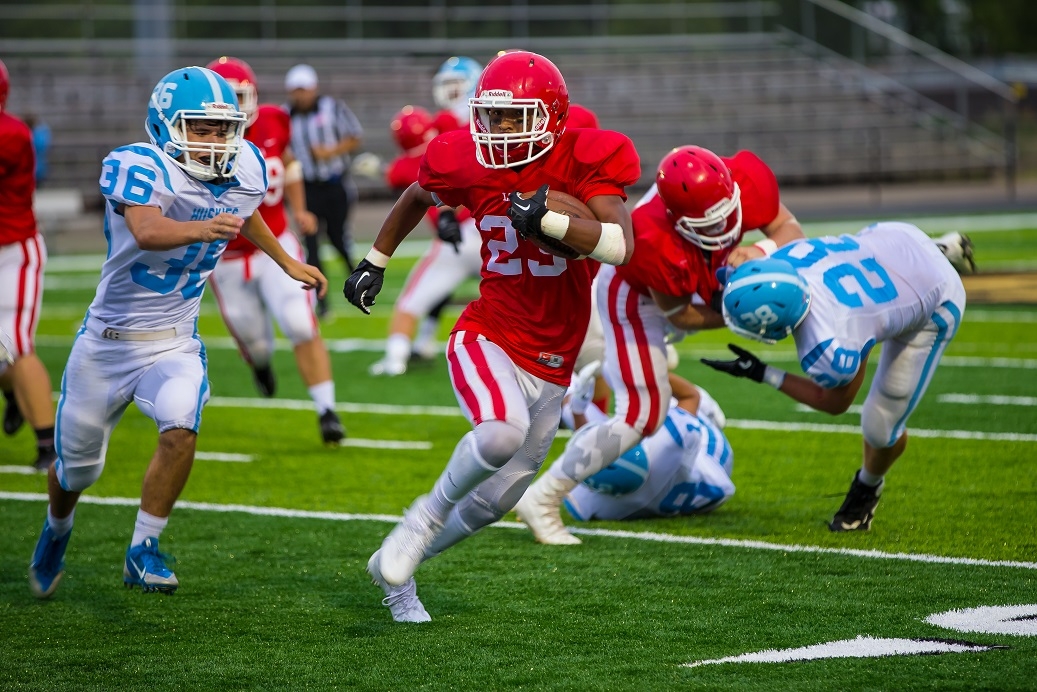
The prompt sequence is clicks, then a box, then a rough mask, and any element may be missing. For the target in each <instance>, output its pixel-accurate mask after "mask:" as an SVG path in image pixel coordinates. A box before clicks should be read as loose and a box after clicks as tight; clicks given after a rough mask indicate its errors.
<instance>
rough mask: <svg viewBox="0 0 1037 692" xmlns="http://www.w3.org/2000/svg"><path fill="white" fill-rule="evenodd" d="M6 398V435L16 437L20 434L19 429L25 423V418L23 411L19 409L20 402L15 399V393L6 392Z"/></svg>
mask: <svg viewBox="0 0 1037 692" xmlns="http://www.w3.org/2000/svg"><path fill="white" fill-rule="evenodd" d="M4 398H5V399H7V408H5V409H4V434H5V435H14V434H15V433H16V432H18V428H20V427H22V424H24V423H25V416H23V415H22V410H21V409H20V408H18V402H17V401H15V399H14V393H12V392H4Z"/></svg>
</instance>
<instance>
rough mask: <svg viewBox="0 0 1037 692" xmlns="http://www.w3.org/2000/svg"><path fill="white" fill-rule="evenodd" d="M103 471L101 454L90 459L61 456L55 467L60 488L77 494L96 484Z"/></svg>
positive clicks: (76, 456) (77, 456) (102, 456)
mask: <svg viewBox="0 0 1037 692" xmlns="http://www.w3.org/2000/svg"><path fill="white" fill-rule="evenodd" d="M103 470H104V455H103V454H102V455H101V456H90V457H83V456H79V455H66V454H61V455H60V456H59V457H58V463H57V466H56V467H55V472H56V473H57V475H58V482H59V483H60V484H61V487H62V488H64V489H65V490H68V491H69V492H77V493H78V492H82V491H84V490H86V489H87V488H89V487H90V486H91V485H93V484H94V483H96V482H97V479H98V478H100V477H101V472H102V471H103Z"/></svg>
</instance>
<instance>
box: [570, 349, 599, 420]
mask: <svg viewBox="0 0 1037 692" xmlns="http://www.w3.org/2000/svg"><path fill="white" fill-rule="evenodd" d="M600 372H601V361H600V360H595V361H591V362H590V363H587V364H586V365H584V366H583V367H582V368H581V369H580V371H579V372H578V373H576V374H575V375H573V379H572V384H571V385H570V386H569V389H570V391H571V392H572V398H571V399H570V400H569V406H570V408H572V412H573V413H575V414H576V415H578V416H582V415H583V414H584V413H585V412H586V411H587V405H588V404H590V402H591V399H593V398H594V383H595V381H596V380H597V377H598V373H600Z"/></svg>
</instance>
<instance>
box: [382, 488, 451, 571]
mask: <svg viewBox="0 0 1037 692" xmlns="http://www.w3.org/2000/svg"><path fill="white" fill-rule="evenodd" d="M427 501H428V496H427V495H422V496H420V497H419V498H418V499H416V500H415V501H414V504H412V505H411V506H410V509H408V510H407V511H406V512H405V513H404V515H403V521H401V522H400V523H399V524H397V525H396V526H395V527H394V528H393V530H392V531H390V532H389V535H388V536H386V537H385V540H384V541H382V547H381V548H380V549H379V551H378V552H379V553H380V556H379V558H378V568H379V571H380V572H381V574H382V579H384V580H385V583H386V584H388V585H389V586H402V585H403V583H404V582H406V581H407V580H408V579H410V578H411V577H412V576H414V570H416V569H417V568H418V565H420V564H421V561H422V559H423V558H424V557H425V551H426V550H428V547H429V546H430V545H432V541H434V540H435V538H436V536H438V535H439V532H440V531H442V530H443V524H442V523H441V522H439V521H437V520H436V518H435V517H433V516H432V514H431V512H429V511H428V509H427V508H426V507H425V505H426V503H427Z"/></svg>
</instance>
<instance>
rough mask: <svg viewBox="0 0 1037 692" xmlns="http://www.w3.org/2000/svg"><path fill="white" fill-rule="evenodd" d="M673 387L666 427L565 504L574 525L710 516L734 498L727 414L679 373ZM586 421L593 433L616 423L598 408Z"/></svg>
mask: <svg viewBox="0 0 1037 692" xmlns="http://www.w3.org/2000/svg"><path fill="white" fill-rule="evenodd" d="M669 379H670V386H671V387H672V388H673V398H672V399H671V400H670V409H669V411H668V413H667V415H666V418H665V419H664V421H663V425H662V426H661V427H660V428H659V430H658V431H656V432H655V433H653V434H652V435H650V436H648V437H646V438H645V439H644V440H642V441H641V443H640V444H638V445H637V446H635V447H633V448H632V449H630V450H628V451H627V452H626V453H624V454H623V455H622V456H621V457H620V458H619V459H617V460H616V461H615V462H613V463H612V464H610V465H609V466H607V467H605V468H604V469H602V470H601V471H599V472H597V473H595V474H594V475H592V476H590V477H589V478H587V479H585V480H584V481H583V482H582V483H581V484H580V485H578V486H576V487H575V488H574V489H573V490H572V491H571V492H570V493H569V495H568V496H567V497H566V498H565V500H564V504H565V508H566V509H567V510H569V514H571V515H572V516H573V518H574V519H576V520H578V521H589V520H592V519H612V520H622V519H644V518H648V517H675V516H683V515H688V514H704V513H706V512H711V511H713V510H714V509H716V508H717V507H719V506H720V505H722V504H724V503H725V502H727V500H728V499H729V498H730V497H731V496H732V495H734V492H735V486H734V483H732V482H731V471H732V467H733V465H734V453H733V452H732V451H731V446H730V444H728V441H727V438H726V437H724V433H723V432H721V428H722V427H723V426H724V423H725V417H724V413H723V411H722V410H721V409H720V407H719V405H718V404H717V403H716V401H715V400H714V399H713V397H711V396H710V395H709V394H708V393H707V392H706V391H705V390H703V389H701V388H699V387H696V386H695V385H693V384H692V383H691V382H689V381H688V380H686V379H684V378H683V377H680V376H678V375H675V374H673V373H672V372H671V373H670V376H669ZM588 384H589V385H591V386H593V382H589V383H588ZM573 396H574V397H575V396H578V394H577V393H576V392H574V394H573ZM564 415H565V413H564V412H563V416H564ZM584 415H585V417H586V421H587V423H590V424H592V425H593V424H595V423H600V422H602V421H604V420H607V419H608V417H609V416H608V414H606V413H604V412H602V411H601V409H599V408H598V407H597V406H595V405H594V404H590V405H588V406H587V408H586V411H585V413H584Z"/></svg>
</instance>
